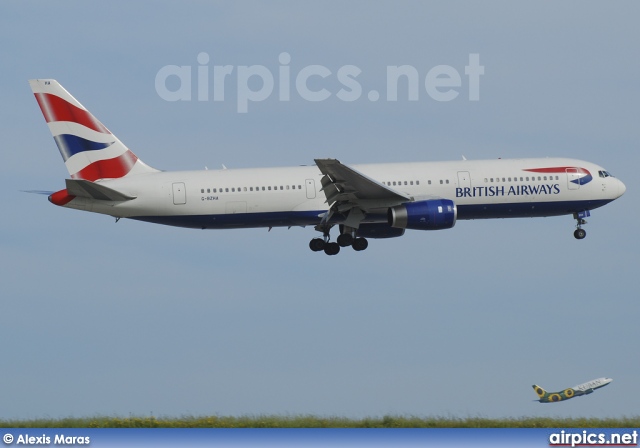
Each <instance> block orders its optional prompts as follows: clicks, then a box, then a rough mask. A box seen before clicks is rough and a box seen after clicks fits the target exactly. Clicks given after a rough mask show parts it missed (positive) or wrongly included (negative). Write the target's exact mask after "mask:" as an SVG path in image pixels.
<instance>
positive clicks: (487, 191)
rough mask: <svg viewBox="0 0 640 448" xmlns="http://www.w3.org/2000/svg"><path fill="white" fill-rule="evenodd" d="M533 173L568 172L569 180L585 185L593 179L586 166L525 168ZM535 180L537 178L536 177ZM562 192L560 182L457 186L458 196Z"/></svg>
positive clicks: (475, 196)
mask: <svg viewBox="0 0 640 448" xmlns="http://www.w3.org/2000/svg"><path fill="white" fill-rule="evenodd" d="M523 171H527V172H531V173H544V174H559V173H562V174H566V175H570V176H571V177H575V179H573V178H570V179H569V182H572V183H574V184H576V185H585V184H587V183H589V182H591V181H592V180H593V177H592V176H591V173H590V172H589V171H588V170H586V169H584V168H577V167H555V168H532V169H527V170H523ZM534 181H535V178H534ZM556 194H560V184H558V183H554V184H539V185H510V186H502V185H501V186H490V187H458V188H456V197H457V198H480V197H495V196H533V195H556Z"/></svg>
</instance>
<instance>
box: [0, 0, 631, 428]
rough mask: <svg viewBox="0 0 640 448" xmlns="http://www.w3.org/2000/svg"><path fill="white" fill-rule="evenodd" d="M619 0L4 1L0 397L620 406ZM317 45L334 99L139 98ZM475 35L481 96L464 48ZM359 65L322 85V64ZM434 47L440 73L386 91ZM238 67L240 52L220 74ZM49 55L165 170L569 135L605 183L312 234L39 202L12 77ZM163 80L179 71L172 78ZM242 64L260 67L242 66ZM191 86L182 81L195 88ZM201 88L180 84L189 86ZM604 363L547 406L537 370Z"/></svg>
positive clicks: (624, 291) (374, 405)
mask: <svg viewBox="0 0 640 448" xmlns="http://www.w3.org/2000/svg"><path fill="white" fill-rule="evenodd" d="M639 9H640V7H639V6H638V5H637V3H634V2H617V3H616V4H615V5H613V6H612V5H609V4H605V3H604V2H603V3H595V2H562V3H560V4H557V3H556V2H523V3H517V4H515V3H512V2H506V1H505V2H495V1H489V2H482V3H476V2H456V3H454V4H450V2H382V1H381V2H375V3H372V2H364V1H362V2H350V3H347V4H345V3H344V2H322V3H317V2H286V1H282V2H269V3H263V2H196V1H193V2H179V3H178V2H164V1H155V2H150V1H149V2H147V1H141V2H134V3H131V2H119V1H114V2H108V3H107V4H101V5H100V6H96V5H92V4H89V3H86V2H80V1H66V2H57V3H43V2H30V1H20V2H18V1H9V2H3V4H2V6H1V7H0V11H1V13H0V36H1V38H2V45H1V46H0V60H1V61H2V71H0V92H1V93H0V95H1V98H2V103H1V106H0V114H1V121H0V122H1V123H3V124H2V130H3V137H4V138H3V141H4V150H3V151H2V163H1V164H0V170H1V174H2V176H1V178H2V183H3V191H5V197H4V207H3V210H4V214H3V219H2V223H1V224H0V225H1V226H2V232H1V234H0V235H1V236H0V251H1V252H0V253H1V254H2V255H1V256H0V288H1V289H0V291H1V294H0V296H1V297H2V310H3V313H2V315H3V325H2V326H1V327H0V338H1V340H2V341H3V344H2V348H1V349H0V350H1V351H0V355H1V356H2V360H3V361H2V366H3V368H2V372H3V381H2V382H1V385H0V396H1V397H2V406H0V418H34V417H46V416H48V417H66V416H92V415H97V414H100V415H129V414H135V415H149V414H151V413H152V414H153V415H156V416H158V415H163V416H176V417H177V416H181V415H211V414H218V415H257V414H285V415H296V414H315V415H323V416H345V417H365V416H382V415H385V414H398V415H414V416H456V417H461V418H464V417H468V416H473V417H475V416H482V417H513V418H518V417H522V416H562V417H582V416H589V417H619V416H625V415H626V416H629V415H637V413H638V412H637V405H636V403H638V402H640V391H638V388H637V380H638V378H639V377H640V363H638V360H637V352H638V341H640V330H639V329H638V324H637V316H638V314H639V311H640V306H639V305H638V300H637V252H638V238H637V235H636V233H637V232H636V230H635V229H636V225H635V223H636V222H637V221H638V218H639V213H638V208H637V207H636V205H637V204H638V194H637V188H636V185H635V184H634V180H635V177H636V176H635V175H634V173H635V171H636V169H637V168H635V167H637V166H638V163H639V162H640V161H639V160H638V159H639V156H638V151H637V148H638V143H639V141H640V132H639V131H638V129H639V128H638V126H637V121H638V103H639V100H640V90H639V88H638V73H640V61H639V60H638V58H637V55H638V43H639V42H640V35H639V32H638V27H637V23H636V22H637V21H636V20H635V18H636V17H637V16H638V13H640V10H639ZM201 52H205V53H207V54H208V55H209V57H210V62H209V64H208V66H209V68H210V70H211V71H213V66H215V65H231V66H234V67H236V68H237V67H239V66H252V65H262V66H264V67H267V68H268V69H269V70H270V71H271V72H272V73H274V74H277V73H278V72H279V67H280V63H279V55H280V54H281V53H283V52H287V53H289V55H290V56H291V62H290V64H289V67H290V69H291V73H293V74H294V75H295V74H297V73H298V72H299V71H300V70H301V69H302V68H304V67H306V66H309V65H323V66H325V67H327V68H328V69H329V70H330V71H331V72H332V76H330V77H328V78H326V81H325V83H324V84H323V83H322V82H321V81H322V80H320V79H317V78H316V79H315V81H314V82H318V83H319V84H312V83H311V82H310V86H312V87H313V88H314V89H315V88H322V87H325V88H327V89H329V90H331V92H332V96H331V97H330V98H328V99H327V100H325V101H320V102H310V101H305V100H303V99H302V98H300V96H298V95H296V94H295V92H292V96H291V101H288V102H284V101H279V100H278V95H277V91H276V92H274V94H273V95H271V96H270V97H269V98H268V99H266V100H265V101H261V102H255V103H251V104H249V111H248V113H244V114H240V113H238V112H237V107H236V106H237V104H236V98H237V96H236V94H237V82H236V81H235V80H236V79H237V78H235V77H234V76H235V75H234V76H232V77H231V78H230V81H229V84H228V85H227V88H226V90H225V101H212V100H210V101H196V100H195V99H194V100H192V101H178V102H169V101H165V100H163V99H162V98H161V97H160V96H159V95H158V93H157V91H156V88H155V79H156V75H157V73H158V72H159V70H160V69H161V68H162V67H164V66H167V65H178V66H192V67H193V70H194V74H195V71H196V70H197V67H198V61H197V56H198V54H199V53H201ZM470 54H479V57H480V63H481V64H482V65H483V66H484V69H485V74H484V75H483V76H482V77H481V79H480V88H479V91H480V100H479V101H469V99H468V93H469V89H468V86H467V84H466V81H465V80H466V77H465V76H464V67H465V65H467V64H468V61H469V55H470ZM345 65H353V66H356V67H358V68H359V69H361V71H362V72H361V74H360V76H359V77H358V81H359V82H360V84H361V85H362V87H363V92H364V94H363V95H362V97H361V98H359V99H358V100H356V101H352V102H345V101H341V100H339V99H338V98H337V97H336V96H335V93H336V92H337V90H339V88H340V85H339V83H338V82H337V81H336V78H335V74H336V72H337V71H338V69H339V68H340V67H342V66H345ZM396 65H411V66H413V67H415V68H416V70H417V71H418V73H419V74H420V79H421V82H422V81H423V80H424V77H425V76H426V74H427V72H428V71H429V70H430V69H432V68H433V67H435V66H438V65H448V66H451V67H453V68H455V69H456V70H457V71H459V72H460V73H461V74H462V85H461V87H460V88H459V89H458V90H459V92H460V94H459V96H458V97H457V98H456V99H454V100H452V101H448V102H438V101H435V100H433V99H432V98H430V97H429V96H428V95H427V93H426V91H425V90H424V88H423V87H421V90H420V97H419V100H418V101H408V100H407V98H406V94H405V95H404V96H403V94H402V92H403V91H402V90H401V91H400V92H401V93H400V97H399V100H398V101H396V102H390V101H386V98H385V97H384V95H382V99H381V100H379V101H376V102H373V101H369V100H368V97H367V92H369V91H370V90H373V89H375V90H378V91H380V92H384V88H385V85H386V81H385V73H386V68H387V67H388V66H396ZM234 73H237V70H236V71H234ZM30 78H55V79H57V80H58V81H60V82H61V83H62V85H63V86H65V87H66V88H67V89H68V90H69V91H70V92H71V93H72V94H73V95H74V96H75V97H76V98H77V99H78V100H79V101H80V102H81V103H82V104H83V105H84V106H86V107H87V108H88V109H89V110H91V112H92V113H93V114H94V115H96V116H97V117H98V118H99V119H100V120H101V121H102V122H103V123H104V124H105V125H106V126H107V127H108V128H109V129H110V130H111V131H112V132H114V133H115V134H116V135H117V136H118V137H119V138H120V139H121V140H122V141H123V142H124V143H125V144H127V145H128V146H129V147H130V148H131V149H132V150H133V151H134V152H135V153H136V154H137V155H138V156H139V157H140V158H142V159H143V160H144V161H145V162H146V163H148V164H149V165H151V166H153V167H156V168H159V169H165V170H172V169H176V170H177V169H202V168H203V167H205V166H208V167H209V168H217V167H220V166H221V164H225V165H226V166H227V167H229V168H236V167H238V168H239V167H269V166H287V165H302V164H311V163H313V159H314V158H322V157H336V158H338V159H340V160H341V161H343V162H344V163H349V164H356V163H373V162H395V161H428V160H451V159H454V160H455V159H460V158H461V157H462V155H463V154H464V155H465V156H466V157H467V158H469V159H492V158H498V157H502V158H519V157H545V156H566V157H573V158H578V159H582V160H589V161H592V162H594V163H597V164H600V165H602V166H604V167H605V168H606V169H607V170H609V171H610V172H611V173H613V174H614V175H616V176H617V177H619V178H620V179H621V180H623V182H625V184H626V186H627V192H626V194H625V195H624V196H623V197H622V198H621V199H619V200H618V201H616V202H614V203H612V204H609V205H608V206H606V207H605V208H602V209H599V210H596V211H594V212H593V213H592V217H591V218H590V220H589V224H588V225H587V226H586V230H587V232H588V236H587V238H586V239H585V240H583V241H576V240H575V239H574V238H573V236H572V232H573V227H574V221H573V220H572V218H571V217H557V218H546V219H520V220H493V221H463V222H458V223H457V224H456V226H455V227H454V229H452V230H447V231H440V232H418V231H409V232H407V234H405V236H403V237H402V238H397V239H391V240H381V241H371V242H370V243H371V244H370V246H369V249H368V250H367V251H365V252H360V253H356V252H354V251H343V253H340V254H339V256H336V257H327V256H325V255H323V254H314V253H312V252H311V251H309V249H308V247H307V244H308V241H309V239H310V238H312V237H313V236H315V234H316V232H314V231H313V230H312V229H310V228H306V229H301V228H293V229H290V230H287V229H273V230H272V231H271V232H267V230H266V229H252V230H231V231H196V230H186V229H177V228H170V227H164V226H155V225H152V224H146V223H140V222H133V221H127V220H121V221H120V222H119V223H117V224H114V222H113V219H111V218H109V217H105V216H101V215H94V214H89V213H82V212H78V211H74V210H67V209H62V208H59V207H54V206H53V205H51V204H49V203H48V202H47V201H46V197H45V196H39V195H30V194H26V193H21V192H20V190H34V189H41V190H58V189H61V188H63V186H64V178H65V177H66V176H67V172H66V169H65V167H64V164H63V163H62V159H61V157H60V155H59V153H58V150H57V148H56V146H55V144H54V142H53V139H52V138H51V135H50V133H49V131H48V129H47V126H46V124H45V122H44V120H43V118H42V115H41V113H40V111H39V108H38V106H37V103H36V101H35V100H34V98H33V95H32V94H31V91H30V89H29V85H28V83H27V80H28V79H30ZM174 81H175V79H174ZM252 86H253V87H252V88H253V89H258V88H259V87H260V86H259V84H255V85H252ZM194 92H195V90H194ZM196 95H197V92H196V93H194V98H195V96H196ZM601 376H608V377H612V378H613V379H614V382H613V383H612V384H611V385H609V386H608V387H607V388H605V389H603V390H601V391H598V392H597V393H595V394H593V395H590V396H588V397H582V398H576V399H574V400H571V401H569V402H566V403H560V404H557V405H541V404H538V403H535V402H533V401H532V400H533V399H534V398H535V394H534V392H533V390H532V389H531V385H532V384H534V383H537V384H540V385H542V386H544V387H546V388H547V389H549V390H555V389H561V388H565V387H568V386H573V385H575V384H578V383H581V382H584V381H587V380H589V379H592V378H597V377H601Z"/></svg>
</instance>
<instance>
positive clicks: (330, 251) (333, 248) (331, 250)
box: [324, 243, 340, 255]
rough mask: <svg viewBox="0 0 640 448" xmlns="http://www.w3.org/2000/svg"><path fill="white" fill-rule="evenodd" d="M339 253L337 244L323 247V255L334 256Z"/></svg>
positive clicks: (327, 244)
mask: <svg viewBox="0 0 640 448" xmlns="http://www.w3.org/2000/svg"><path fill="white" fill-rule="evenodd" d="M338 252H340V245H339V244H338V243H326V244H325V245H324V253H325V254H327V255H336V254H337V253H338Z"/></svg>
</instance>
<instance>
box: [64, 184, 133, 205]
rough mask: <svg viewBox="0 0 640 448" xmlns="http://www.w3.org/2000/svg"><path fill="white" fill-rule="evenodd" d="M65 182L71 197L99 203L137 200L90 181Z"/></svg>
mask: <svg viewBox="0 0 640 448" xmlns="http://www.w3.org/2000/svg"><path fill="white" fill-rule="evenodd" d="M65 182H66V183H67V193H68V194H69V195H71V196H77V197H81V198H90V199H95V200H97V201H130V200H132V199H135V198H136V197H135V196H127V195H126V194H123V193H120V192H119V191H116V190H114V189H112V188H109V187H105V186H104V185H101V184H97V183H95V182H90V181H88V180H83V179H66V180H65Z"/></svg>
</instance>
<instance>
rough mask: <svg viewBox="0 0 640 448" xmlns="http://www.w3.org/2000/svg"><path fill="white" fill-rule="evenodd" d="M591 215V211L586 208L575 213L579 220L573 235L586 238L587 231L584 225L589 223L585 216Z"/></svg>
mask: <svg viewBox="0 0 640 448" xmlns="http://www.w3.org/2000/svg"><path fill="white" fill-rule="evenodd" d="M589 216H591V212H589V210H585V211H582V212H577V213H574V214H573V218H574V219H575V220H576V221H577V224H576V230H575V232H573V236H574V237H575V239H577V240H582V239H584V237H585V236H587V231H586V230H584V229H583V228H582V226H583V225H585V224H586V223H587V221H586V220H585V219H584V218H586V217H589Z"/></svg>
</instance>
